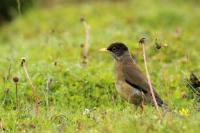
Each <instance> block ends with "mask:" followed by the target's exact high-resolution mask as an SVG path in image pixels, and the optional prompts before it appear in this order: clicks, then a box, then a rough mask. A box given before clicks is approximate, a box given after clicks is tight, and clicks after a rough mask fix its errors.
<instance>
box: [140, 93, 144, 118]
mask: <svg viewBox="0 0 200 133" xmlns="http://www.w3.org/2000/svg"><path fill="white" fill-rule="evenodd" d="M141 94H142V101H141V104H140V108H141V110H142V114H143V113H144V93H143V92H141Z"/></svg>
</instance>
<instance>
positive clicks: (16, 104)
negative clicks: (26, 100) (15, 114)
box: [15, 83, 18, 109]
mask: <svg viewBox="0 0 200 133" xmlns="http://www.w3.org/2000/svg"><path fill="white" fill-rule="evenodd" d="M17 87H18V86H17V83H15V89H16V90H15V92H16V109H18V88H17Z"/></svg>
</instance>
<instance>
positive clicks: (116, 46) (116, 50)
mask: <svg viewBox="0 0 200 133" xmlns="http://www.w3.org/2000/svg"><path fill="white" fill-rule="evenodd" d="M107 50H108V51H110V52H111V53H112V55H113V56H114V57H120V56H122V55H123V54H124V53H125V52H127V51H128V47H126V45H125V44H123V43H121V42H115V43H112V44H110V46H109V47H108V48H107Z"/></svg>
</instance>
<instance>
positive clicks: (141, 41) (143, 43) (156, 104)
mask: <svg viewBox="0 0 200 133" xmlns="http://www.w3.org/2000/svg"><path fill="white" fill-rule="evenodd" d="M145 41H146V38H142V39H140V41H139V44H140V45H142V49H143V57H144V65H145V70H146V76H147V81H148V84H149V88H150V91H151V95H152V98H153V102H154V105H155V107H156V110H157V111H158V113H159V115H160V116H161V113H160V110H159V108H158V103H157V101H156V98H155V94H154V91H153V87H152V84H151V79H150V74H149V71H148V68H147V59H146V53H145V46H144V45H145Z"/></svg>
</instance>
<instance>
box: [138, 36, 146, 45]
mask: <svg viewBox="0 0 200 133" xmlns="http://www.w3.org/2000/svg"><path fill="white" fill-rule="evenodd" d="M146 41H147V38H145V37H142V38H141V39H140V40H139V44H145V43H146Z"/></svg>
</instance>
